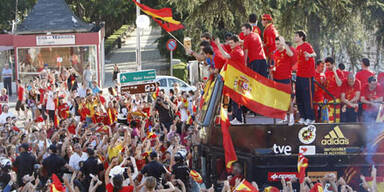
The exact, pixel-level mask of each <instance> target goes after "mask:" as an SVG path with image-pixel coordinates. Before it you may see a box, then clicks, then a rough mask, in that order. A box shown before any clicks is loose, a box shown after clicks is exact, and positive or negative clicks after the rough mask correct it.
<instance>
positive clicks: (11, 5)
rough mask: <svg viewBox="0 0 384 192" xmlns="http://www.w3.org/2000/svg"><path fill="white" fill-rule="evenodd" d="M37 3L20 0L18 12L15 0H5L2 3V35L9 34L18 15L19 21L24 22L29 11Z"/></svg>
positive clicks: (0, 25) (0, 27) (0, 29)
mask: <svg viewBox="0 0 384 192" xmlns="http://www.w3.org/2000/svg"><path fill="white" fill-rule="evenodd" d="M35 3H36V0H19V1H18V5H17V13H15V12H16V1H15V0H3V1H2V2H1V3H0V33H5V32H9V31H11V30H12V21H13V20H14V19H15V17H16V15H17V18H18V20H20V21H21V20H23V19H24V18H25V17H26V16H27V13H28V11H29V10H30V9H31V8H32V6H33V5H34V4H35Z"/></svg>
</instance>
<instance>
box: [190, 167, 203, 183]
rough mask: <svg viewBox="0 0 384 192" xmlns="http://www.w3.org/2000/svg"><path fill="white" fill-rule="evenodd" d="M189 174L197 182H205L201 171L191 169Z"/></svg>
mask: <svg viewBox="0 0 384 192" xmlns="http://www.w3.org/2000/svg"><path fill="white" fill-rule="evenodd" d="M189 175H190V176H191V177H192V179H193V180H194V181H196V182H197V183H199V184H201V183H203V178H202V177H201V175H200V173H199V172H197V171H195V170H191V171H190V172H189Z"/></svg>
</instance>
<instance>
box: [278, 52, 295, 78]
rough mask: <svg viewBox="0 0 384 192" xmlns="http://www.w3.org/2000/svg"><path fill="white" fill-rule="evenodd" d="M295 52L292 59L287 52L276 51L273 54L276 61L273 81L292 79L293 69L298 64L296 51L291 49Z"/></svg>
mask: <svg viewBox="0 0 384 192" xmlns="http://www.w3.org/2000/svg"><path fill="white" fill-rule="evenodd" d="M290 49H291V50H292V52H293V55H292V57H290V56H288V55H287V51H286V50H285V49H284V50H283V51H280V50H276V51H275V53H274V54H273V60H274V61H275V69H276V70H275V71H273V79H277V80H283V79H291V77H292V67H293V65H294V64H295V62H296V55H295V49H294V48H293V47H290Z"/></svg>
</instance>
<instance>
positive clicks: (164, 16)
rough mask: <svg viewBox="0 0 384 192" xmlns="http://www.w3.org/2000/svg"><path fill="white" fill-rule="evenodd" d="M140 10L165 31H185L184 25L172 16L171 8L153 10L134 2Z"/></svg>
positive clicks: (134, 0)
mask: <svg viewBox="0 0 384 192" xmlns="http://www.w3.org/2000/svg"><path fill="white" fill-rule="evenodd" d="M132 1H133V2H134V3H135V4H136V5H137V6H139V7H140V9H141V10H142V11H143V12H144V13H145V14H147V15H149V16H151V17H152V19H153V20H155V21H156V22H157V23H158V24H159V25H160V26H161V27H162V28H163V29H164V30H165V31H167V32H172V31H176V30H179V29H183V28H184V26H183V24H181V23H180V21H176V20H174V19H173V16H172V9H171V8H162V9H152V8H150V7H148V6H146V5H143V4H141V3H138V2H137V1H136V0H132Z"/></svg>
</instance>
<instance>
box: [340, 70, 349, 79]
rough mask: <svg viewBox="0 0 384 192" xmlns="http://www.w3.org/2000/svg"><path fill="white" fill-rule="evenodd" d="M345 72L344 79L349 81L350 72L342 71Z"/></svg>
mask: <svg viewBox="0 0 384 192" xmlns="http://www.w3.org/2000/svg"><path fill="white" fill-rule="evenodd" d="M341 72H343V75H344V79H348V75H349V71H341Z"/></svg>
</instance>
